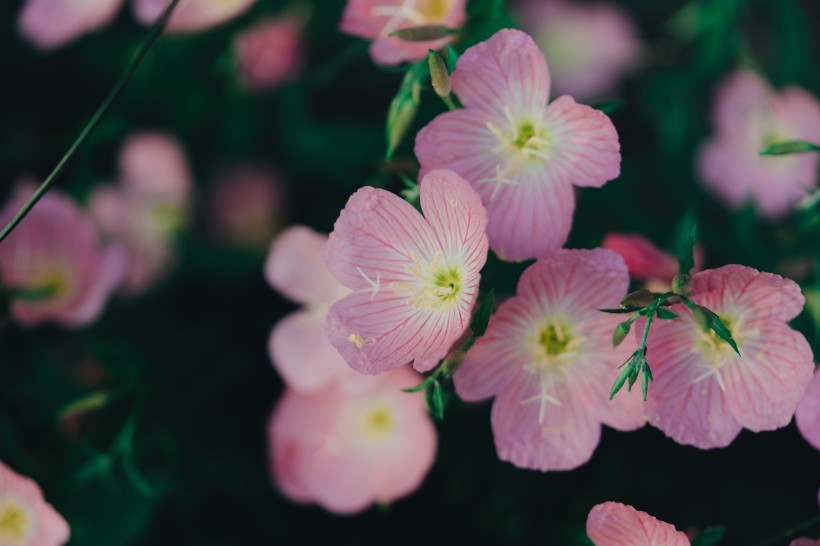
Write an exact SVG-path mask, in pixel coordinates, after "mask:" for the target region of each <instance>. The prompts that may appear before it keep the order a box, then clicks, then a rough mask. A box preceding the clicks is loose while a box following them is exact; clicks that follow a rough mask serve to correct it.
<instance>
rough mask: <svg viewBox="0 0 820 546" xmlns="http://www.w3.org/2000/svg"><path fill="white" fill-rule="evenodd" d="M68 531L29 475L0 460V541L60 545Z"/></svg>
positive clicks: (16, 543)
mask: <svg viewBox="0 0 820 546" xmlns="http://www.w3.org/2000/svg"><path fill="white" fill-rule="evenodd" d="M70 535H71V530H70V529H69V528H68V524H67V523H66V522H65V520H64V519H63V517H62V516H61V515H60V514H58V513H57V511H56V510H54V507H52V506H51V505H50V504H49V503H47V502H46V501H45V499H44V498H43V492H42V491H40V488H39V487H38V486H37V484H36V483H34V482H33V481H32V480H30V479H29V478H25V477H23V476H21V475H20V474H17V473H16V472H14V471H13V470H12V469H10V468H9V467H7V466H6V465H5V464H3V462H2V461H0V544H6V545H9V546H17V545H26V546H60V545H62V544H65V543H66V542H68V539H69V536H70Z"/></svg>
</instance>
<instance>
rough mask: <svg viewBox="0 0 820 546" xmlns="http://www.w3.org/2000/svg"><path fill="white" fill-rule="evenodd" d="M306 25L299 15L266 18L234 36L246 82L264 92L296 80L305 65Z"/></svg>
mask: <svg viewBox="0 0 820 546" xmlns="http://www.w3.org/2000/svg"><path fill="white" fill-rule="evenodd" d="M303 49H304V44H303V43H302V24H301V22H299V21H298V20H297V19H296V17H293V16H283V17H280V18H278V19H266V20H263V21H260V22H258V23H256V24H255V25H254V26H252V27H250V28H248V29H245V30H244V31H242V32H241V33H240V34H239V35H237V37H236V38H235V39H234V43H233V55H234V60H235V62H236V66H237V68H238V70H239V78H240V80H241V82H242V84H243V85H244V86H245V87H246V88H247V89H249V90H251V91H255V92H260V91H266V90H268V89H271V88H273V87H276V86H277V85H279V84H280V83H282V82H284V81H287V80H290V79H292V78H293V77H294V76H295V75H296V74H297V73H298V72H299V70H301V68H302V64H303V62H304V61H303V58H302V57H303V55H302V50H303Z"/></svg>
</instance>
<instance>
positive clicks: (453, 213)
mask: <svg viewBox="0 0 820 546" xmlns="http://www.w3.org/2000/svg"><path fill="white" fill-rule="evenodd" d="M421 185H422V188H423V189H422V191H421V208H422V211H423V212H424V217H425V218H426V219H427V222H428V223H429V224H430V226H431V227H432V229H433V233H434V234H435V235H436V237H437V239H438V241H439V244H440V246H441V249H442V250H443V251H444V256H445V258H449V259H452V260H454V261H457V262H460V263H463V264H465V265H466V266H467V268H468V270H469V272H470V273H471V274H473V275H478V274H479V272H480V271H481V268H482V267H484V263H485V262H486V261H487V235H486V229H487V211H486V210H485V209H484V205H482V204H481V198H480V197H479V196H478V194H477V193H476V192H475V191H473V189H472V188H471V187H470V184H469V183H468V182H467V181H466V180H464V179H463V178H461V177H460V176H459V175H457V174H456V173H454V172H453V171H445V170H441V171H432V172H430V173H428V174H427V175H425V176H424V178H423V179H422V181H421ZM465 252H466V253H468V254H467V255H464V253H465Z"/></svg>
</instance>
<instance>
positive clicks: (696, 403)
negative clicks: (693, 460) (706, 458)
mask: <svg viewBox="0 0 820 546" xmlns="http://www.w3.org/2000/svg"><path fill="white" fill-rule="evenodd" d="M691 300H692V301H694V302H696V303H697V304H699V305H702V306H704V307H706V308H708V309H711V310H712V311H714V312H715V313H717V314H718V315H719V316H720V317H721V319H722V320H723V322H724V323H725V324H726V326H727V327H728V328H729V329H730V330H731V331H732V336H733V337H734V339H735V341H736V342H737V346H738V348H739V349H740V354H741V355H742V356H738V355H737V354H735V352H734V351H733V350H732V348H731V347H730V346H729V344H728V343H726V342H723V341H721V340H720V339H719V338H717V337H716V336H715V335H714V333H713V332H711V331H709V332H707V331H704V328H703V327H702V326H701V325H700V324H699V323H698V322H696V320H695V318H694V317H693V315H692V312H691V311H690V310H689V309H688V308H687V307H686V306H685V305H683V304H676V305H673V306H672V307H671V308H670V309H671V310H672V311H673V312H674V313H676V314H677V315H678V316H679V318H677V319H674V320H662V321H656V322H655V323H654V324H653V325H652V331H651V333H650V335H649V341H648V343H647V358H648V359H649V362H650V364H651V366H652V373H653V375H654V377H655V385H654V387H653V391H654V394H651V395H650V397H649V399H648V401H647V403H646V411H647V415H648V416H649V419H650V423H651V424H653V425H654V426H656V427H658V428H659V429H661V430H662V431H663V432H664V433H666V435H667V436H670V437H671V438H673V439H674V440H676V441H678V442H680V443H682V444H689V445H693V446H695V447H699V448H701V449H708V448H714V447H724V446H727V445H729V444H730V443H731V442H732V440H734V439H735V437H736V436H737V435H738V433H740V430H741V429H742V428H747V429H749V430H752V431H754V432H760V431H763V430H773V429H777V428H781V427H784V426H786V425H788V424H789V421H791V419H792V416H793V415H794V412H795V409H796V408H797V403H798V402H799V401H800V398H801V397H802V396H803V393H804V392H805V390H806V387H807V386H808V384H809V382H810V381H811V377H812V372H813V371H814V362H813V357H812V352H811V349H810V348H809V345H808V343H807V342H806V339H805V338H804V337H803V335H802V334H800V333H798V332H796V331H794V330H792V329H791V328H789V326H788V321H789V320H791V319H793V318H794V317H795V316H797V315H798V314H799V313H800V310H801V309H802V308H803V301H804V300H803V295H802V294H801V293H800V288H799V287H798V286H797V284H795V283H794V282H793V281H791V280H788V279H784V278H782V277H780V276H778V275H774V274H771V273H761V272H759V271H757V270H755V269H752V268H750V267H744V266H740V265H727V266H724V267H721V268H719V269H710V270H706V271H702V272H700V273H696V274H695V275H694V276H693V277H692V297H691Z"/></svg>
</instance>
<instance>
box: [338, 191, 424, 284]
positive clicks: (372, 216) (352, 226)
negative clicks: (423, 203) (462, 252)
mask: <svg viewBox="0 0 820 546" xmlns="http://www.w3.org/2000/svg"><path fill="white" fill-rule="evenodd" d="M438 250H439V245H438V241H437V238H436V236H435V234H434V233H433V230H432V229H431V228H430V225H429V224H428V223H427V222H426V221H425V220H424V218H422V217H421V215H420V214H419V213H418V211H416V209H414V208H413V206H412V205H410V204H409V203H408V202H407V201H404V200H403V199H401V198H400V197H398V196H396V195H394V194H392V193H390V192H387V191H384V190H378V189H376V188H371V187H364V188H361V189H360V190H358V191H357V192H356V193H354V194H353V195H352V196H351V197H350V199H349V200H348V202H347V205H345V208H344V209H343V210H342V212H341V214H340V215H339V219H338V220H336V224H335V225H334V228H333V232H332V233H331V234H330V237H329V239H328V243H327V247H326V249H325V263H326V264H327V267H328V269H329V270H330V272H331V273H332V274H333V275H334V276H335V277H336V278H337V279H338V280H339V281H340V282H341V283H342V284H343V285H345V286H347V287H348V288H350V289H352V290H368V291H369V290H372V289H373V284H372V283H374V282H376V279H375V278H373V277H375V273H374V272H376V271H381V272H384V273H385V274H386V273H389V278H384V277H383V278H382V279H381V282H382V283H387V282H406V281H409V280H412V276H411V275H410V274H409V273H408V272H407V270H406V269H405V265H406V264H408V263H411V262H412V257H411V256H412V254H413V253H415V254H416V255H417V257H418V258H419V259H420V260H425V259H426V260H432V258H433V256H435V253H436V251H438ZM362 273H364V275H363V274H362ZM366 276H367V277H368V278H370V281H368V279H367V278H365V277H366ZM371 281H372V282H371Z"/></svg>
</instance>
